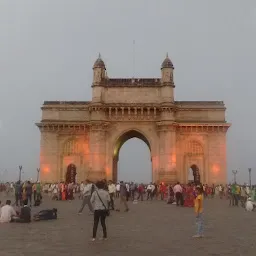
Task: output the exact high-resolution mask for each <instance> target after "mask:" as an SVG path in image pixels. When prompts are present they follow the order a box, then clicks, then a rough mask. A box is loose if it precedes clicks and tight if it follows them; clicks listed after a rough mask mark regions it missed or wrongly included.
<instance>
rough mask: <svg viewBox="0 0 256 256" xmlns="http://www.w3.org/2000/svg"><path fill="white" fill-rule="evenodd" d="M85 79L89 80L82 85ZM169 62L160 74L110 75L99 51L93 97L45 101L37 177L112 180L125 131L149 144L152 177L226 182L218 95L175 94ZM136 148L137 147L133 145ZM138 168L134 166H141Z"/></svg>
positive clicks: (223, 130) (223, 127)
mask: <svg viewBox="0 0 256 256" xmlns="http://www.w3.org/2000/svg"><path fill="white" fill-rule="evenodd" d="M85 86H86V85H85ZM174 90H175V85H174V66H173V63H172V62H171V60H170V58H169V57H168V56H166V58H165V60H164V61H163V63H162V66H161V77H159V78H129V79H127V78H111V77H108V76H107V72H106V66H105V63H104V62H103V60H102V58H101V57H100V56H99V58H98V59H97V60H96V62H95V63H94V66H93V83H92V100H91V101H45V102H44V104H43V106H42V119H41V122H40V123H37V124H36V125H37V126H38V127H39V129H40V132H41V144H40V170H41V172H40V180H41V181H42V182H59V181H67V182H71V181H76V182H81V181H83V180H85V179H90V180H93V181H96V180H99V179H107V180H114V181H116V180H117V177H118V170H117V163H118V156H119V151H120V148H121V147H122V145H123V144H124V143H125V142H126V141H127V140H129V139H130V138H134V137H136V138H139V139H141V140H143V141H144V142H145V143H146V144H147V145H148V148H149V150H150V154H151V161H152V170H151V172H152V181H154V182H166V183H174V182H176V181H180V182H181V183H187V182H188V180H189V179H190V177H189V176H190V174H189V171H190V170H192V173H193V175H194V180H195V181H196V182H202V183H207V184H212V183H214V184H220V183H221V184H225V183H226V182H227V163H226V133H227V130H228V128H229V127H230V124H229V123H227V122H226V119H225V110H226V108H225V105H224V103H223V102H222V101H175V97H174ZM135 150H136V149H135ZM138 171H139V170H138Z"/></svg>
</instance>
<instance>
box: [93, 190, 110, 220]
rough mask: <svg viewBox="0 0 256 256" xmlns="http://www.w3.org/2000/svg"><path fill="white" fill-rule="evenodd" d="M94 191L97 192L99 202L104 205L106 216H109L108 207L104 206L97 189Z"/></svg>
mask: <svg viewBox="0 0 256 256" xmlns="http://www.w3.org/2000/svg"><path fill="white" fill-rule="evenodd" d="M95 191H96V193H97V195H98V197H99V199H100V201H101V203H102V204H103V206H104V208H105V212H106V216H109V215H110V211H109V209H108V208H107V207H106V205H105V204H104V203H103V201H102V199H101V197H100V195H99V193H98V191H97V190H95Z"/></svg>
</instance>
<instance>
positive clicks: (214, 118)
mask: <svg viewBox="0 0 256 256" xmlns="http://www.w3.org/2000/svg"><path fill="white" fill-rule="evenodd" d="M176 120H177V121H178V122H187V121H190V122H198V121H201V122H225V111H224V110H202V109H200V110H178V111H177V113H176Z"/></svg>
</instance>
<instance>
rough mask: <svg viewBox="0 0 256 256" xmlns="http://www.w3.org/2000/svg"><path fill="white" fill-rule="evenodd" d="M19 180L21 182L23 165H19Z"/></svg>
mask: <svg viewBox="0 0 256 256" xmlns="http://www.w3.org/2000/svg"><path fill="white" fill-rule="evenodd" d="M19 170H20V172H19V182H21V171H22V165H19Z"/></svg>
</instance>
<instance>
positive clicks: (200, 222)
mask: <svg viewBox="0 0 256 256" xmlns="http://www.w3.org/2000/svg"><path fill="white" fill-rule="evenodd" d="M203 224H204V223H203V213H199V214H198V216H197V217H196V226H197V235H199V236H202V235H203V232H204V226H203Z"/></svg>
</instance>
